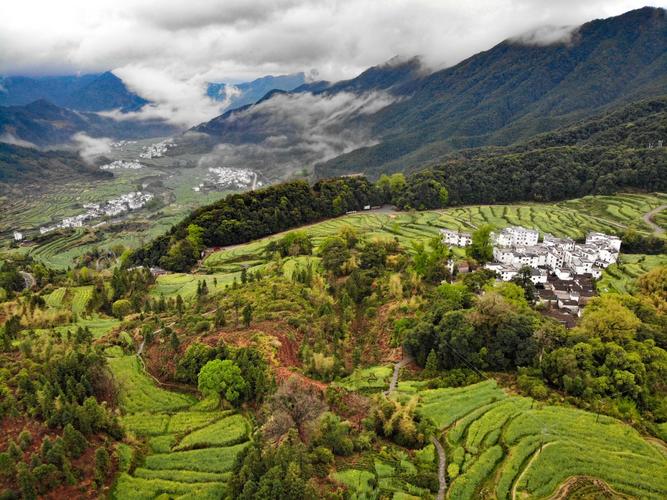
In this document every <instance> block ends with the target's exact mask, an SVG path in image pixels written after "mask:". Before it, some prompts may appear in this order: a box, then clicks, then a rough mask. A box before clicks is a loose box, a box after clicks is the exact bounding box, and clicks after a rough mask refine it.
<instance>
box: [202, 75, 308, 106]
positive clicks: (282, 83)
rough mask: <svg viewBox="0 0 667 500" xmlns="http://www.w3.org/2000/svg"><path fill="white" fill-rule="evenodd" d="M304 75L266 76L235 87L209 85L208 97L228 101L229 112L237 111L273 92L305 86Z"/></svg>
mask: <svg viewBox="0 0 667 500" xmlns="http://www.w3.org/2000/svg"><path fill="white" fill-rule="evenodd" d="M305 82H306V77H305V75H304V74H303V73H293V74H291V75H280V76H272V75H268V76H264V77H262V78H257V79H256V80H253V81H251V82H245V83H239V84H238V85H233V84H229V83H209V84H208V88H207V90H206V95H208V96H209V97H210V98H212V99H214V100H216V101H228V102H229V107H228V108H227V110H231V109H237V108H240V107H243V106H246V105H248V104H253V103H255V102H257V101H259V100H260V99H261V98H262V97H264V96H265V95H266V94H267V93H269V92H270V91H272V90H284V91H289V90H293V89H295V88H297V87H299V86H300V85H303V84H305Z"/></svg>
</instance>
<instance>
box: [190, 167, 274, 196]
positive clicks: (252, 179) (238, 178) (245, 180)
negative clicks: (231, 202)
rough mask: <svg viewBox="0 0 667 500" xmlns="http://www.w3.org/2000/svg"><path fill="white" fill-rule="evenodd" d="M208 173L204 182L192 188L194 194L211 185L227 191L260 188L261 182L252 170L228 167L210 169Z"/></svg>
mask: <svg viewBox="0 0 667 500" xmlns="http://www.w3.org/2000/svg"><path fill="white" fill-rule="evenodd" d="M208 171H209V175H208V177H207V179H206V182H204V183H201V184H199V185H198V186H194V187H193V188H192V189H193V190H194V191H195V192H199V191H201V190H202V189H203V188H205V187H206V186H207V184H211V185H213V186H215V188H227V189H229V188H234V189H246V188H252V189H255V188H256V187H261V186H262V182H261V181H258V180H257V173H256V172H253V171H252V170H248V169H242V168H229V167H210V168H209V169H208Z"/></svg>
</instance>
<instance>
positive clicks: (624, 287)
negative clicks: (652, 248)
mask: <svg viewBox="0 0 667 500" xmlns="http://www.w3.org/2000/svg"><path fill="white" fill-rule="evenodd" d="M658 266H667V255H636V254H621V255H620V257H619V261H618V263H616V264H612V265H611V266H609V267H608V268H607V269H605V270H604V272H603V273H602V278H600V280H599V281H598V283H597V290H598V292H600V293H607V292H611V293H626V292H631V290H630V289H629V288H628V287H629V286H631V283H632V282H633V281H634V280H635V279H636V278H637V277H638V276H640V275H642V274H644V273H646V272H648V271H650V270H651V269H653V268H654V267H658Z"/></svg>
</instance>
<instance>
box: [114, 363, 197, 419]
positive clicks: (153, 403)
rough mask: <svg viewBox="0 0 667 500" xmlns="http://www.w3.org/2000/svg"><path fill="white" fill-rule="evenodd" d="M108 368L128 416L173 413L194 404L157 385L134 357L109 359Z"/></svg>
mask: <svg viewBox="0 0 667 500" xmlns="http://www.w3.org/2000/svg"><path fill="white" fill-rule="evenodd" d="M109 366H110V368H111V371H112V372H113V374H114V376H115V377H116V380H117V381H118V383H119V385H120V404H121V407H122V409H123V410H124V411H125V412H127V413H141V412H160V411H163V412H164V411H174V410H179V409H182V408H187V407H189V406H190V405H192V404H194V402H195V398H194V397H192V396H189V395H185V394H178V393H175V392H170V391H166V390H164V389H160V388H158V387H156V386H155V383H154V382H153V380H151V379H150V378H149V377H148V376H147V375H145V374H144V373H143V372H142V371H141V368H140V366H139V360H138V358H136V357H135V356H124V357H122V358H110V359H109Z"/></svg>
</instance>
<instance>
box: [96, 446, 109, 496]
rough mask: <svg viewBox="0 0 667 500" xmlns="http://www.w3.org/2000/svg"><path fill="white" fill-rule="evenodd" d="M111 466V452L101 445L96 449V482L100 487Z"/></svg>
mask: <svg viewBox="0 0 667 500" xmlns="http://www.w3.org/2000/svg"><path fill="white" fill-rule="evenodd" d="M110 466H111V458H110V457H109V452H108V451H107V449H106V448H105V447H104V446H100V447H99V448H97V449H96V450H95V482H96V483H97V487H98V488H100V487H102V485H103V484H104V482H105V481H106V480H107V477H108V476H109V472H110Z"/></svg>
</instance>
